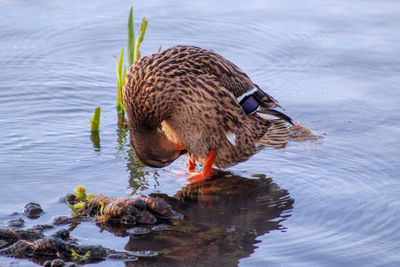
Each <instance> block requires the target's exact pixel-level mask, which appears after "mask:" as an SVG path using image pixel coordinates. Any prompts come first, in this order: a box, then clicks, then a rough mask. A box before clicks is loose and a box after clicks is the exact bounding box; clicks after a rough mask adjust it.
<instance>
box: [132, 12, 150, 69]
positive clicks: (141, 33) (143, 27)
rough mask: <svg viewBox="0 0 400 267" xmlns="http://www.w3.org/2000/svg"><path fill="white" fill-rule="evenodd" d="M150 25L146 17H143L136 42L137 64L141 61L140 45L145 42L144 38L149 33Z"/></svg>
mask: <svg viewBox="0 0 400 267" xmlns="http://www.w3.org/2000/svg"><path fill="white" fill-rule="evenodd" d="M148 24H149V21H148V20H146V17H143V19H142V24H141V25H140V30H139V33H138V36H137V37H136V42H135V60H134V61H135V62H136V61H137V60H138V59H140V56H141V54H140V50H139V48H140V44H141V43H142V42H143V40H144V36H145V34H146V31H147V25H148Z"/></svg>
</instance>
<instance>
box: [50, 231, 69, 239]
mask: <svg viewBox="0 0 400 267" xmlns="http://www.w3.org/2000/svg"><path fill="white" fill-rule="evenodd" d="M69 234H70V231H69V230H68V229H60V230H58V231H57V232H55V233H53V234H52V235H51V237H55V238H60V239H62V240H68V239H69V238H70V235H69Z"/></svg>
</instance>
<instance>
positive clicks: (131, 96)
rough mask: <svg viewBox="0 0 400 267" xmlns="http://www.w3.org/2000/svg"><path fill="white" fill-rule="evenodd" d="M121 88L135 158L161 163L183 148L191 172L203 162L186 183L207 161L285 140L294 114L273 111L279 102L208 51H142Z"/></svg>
mask: <svg viewBox="0 0 400 267" xmlns="http://www.w3.org/2000/svg"><path fill="white" fill-rule="evenodd" d="M124 87H125V88H124V101H125V107H126V112H127V122H128V125H129V128H130V143H131V145H132V147H133V148H134V149H135V151H136V155H137V157H138V158H139V159H140V160H141V161H142V162H143V163H144V164H146V165H148V166H151V167H164V166H167V165H169V164H170V163H171V162H173V161H174V160H175V159H177V158H178V157H179V156H180V155H182V154H184V153H188V154H189V164H188V165H189V171H191V172H193V171H195V166H196V164H195V162H196V161H198V162H200V163H202V164H204V166H203V170H202V172H201V173H200V174H197V175H194V176H192V177H189V178H188V180H190V181H191V183H197V182H200V181H202V180H204V179H206V178H207V177H210V176H212V174H213V170H212V166H213V165H215V166H216V167H219V168H226V167H229V166H232V165H234V164H237V163H239V162H242V161H245V160H247V159H248V158H250V157H251V156H252V155H253V154H255V153H256V152H258V151H259V150H260V149H262V148H263V147H265V146H269V147H275V148H278V147H282V146H283V145H284V144H285V143H286V142H287V138H288V135H289V130H288V129H289V124H288V123H290V124H292V120H291V119H290V118H289V117H288V116H286V115H285V114H283V113H281V112H279V111H276V110H273V109H272V108H274V107H280V106H279V104H278V101H276V100H275V99H274V98H273V97H271V96H270V95H268V94H267V93H265V92H263V91H262V90H261V89H260V88H259V87H258V86H257V85H256V84H254V83H253V82H252V81H251V80H250V78H249V77H248V76H247V75H246V74H245V73H244V72H243V71H242V70H240V69H239V68H238V67H237V66H235V65H234V64H233V63H231V62H230V61H228V60H226V59H225V58H223V57H222V56H220V55H218V54H216V53H214V52H212V51H208V50H204V49H201V48H198V47H193V46H175V47H172V48H170V49H167V50H165V51H163V52H161V53H158V54H154V55H151V56H146V57H143V58H142V59H140V60H138V61H137V62H136V63H135V64H134V65H132V66H131V68H130V69H129V71H128V73H127V75H126V82H125V86H124ZM259 113H266V114H271V115H274V116H276V117H278V118H277V119H267V118H265V117H262V116H261V115H260V114H259ZM161 127H162V131H161V130H160V128H161Z"/></svg>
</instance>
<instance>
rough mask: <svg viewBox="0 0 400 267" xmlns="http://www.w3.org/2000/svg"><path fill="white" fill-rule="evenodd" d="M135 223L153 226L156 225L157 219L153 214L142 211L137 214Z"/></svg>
mask: <svg viewBox="0 0 400 267" xmlns="http://www.w3.org/2000/svg"><path fill="white" fill-rule="evenodd" d="M136 221H137V222H138V223H144V224H154V223H156V221H157V218H156V217H155V216H154V215H153V214H151V213H150V212H149V211H147V210H142V211H140V212H139V213H138V214H137V216H136Z"/></svg>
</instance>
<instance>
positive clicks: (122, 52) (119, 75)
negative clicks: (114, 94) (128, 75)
mask: <svg viewBox="0 0 400 267" xmlns="http://www.w3.org/2000/svg"><path fill="white" fill-rule="evenodd" d="M123 61H124V49H123V48H122V49H121V54H120V55H119V62H118V80H119V84H120V85H121V84H122V83H121V76H122V63H123Z"/></svg>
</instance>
